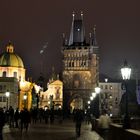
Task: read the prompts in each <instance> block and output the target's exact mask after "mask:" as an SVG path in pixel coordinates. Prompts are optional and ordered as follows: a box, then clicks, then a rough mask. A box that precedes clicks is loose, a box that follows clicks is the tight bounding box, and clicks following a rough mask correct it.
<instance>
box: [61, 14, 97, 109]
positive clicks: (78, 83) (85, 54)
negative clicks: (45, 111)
mask: <svg viewBox="0 0 140 140" xmlns="http://www.w3.org/2000/svg"><path fill="white" fill-rule="evenodd" d="M92 32H93V33H90V35H89V40H88V41H87V40H86V36H85V28H84V21H83V13H82V12H81V15H80V19H76V18H75V13H73V14H72V25H71V31H70V37H69V40H68V41H67V39H66V38H65V35H63V47H62V55H63V71H62V79H63V85H64V87H63V88H64V90H63V91H64V93H63V97H64V103H63V104H64V110H69V111H73V109H77V108H80V109H85V108H86V105H87V101H88V100H89V97H90V95H91V93H92V92H93V91H94V88H95V87H96V86H97V85H98V82H99V55H98V46H97V41H96V26H94V28H93V31H92Z"/></svg>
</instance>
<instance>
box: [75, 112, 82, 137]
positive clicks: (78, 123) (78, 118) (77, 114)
mask: <svg viewBox="0 0 140 140" xmlns="http://www.w3.org/2000/svg"><path fill="white" fill-rule="evenodd" d="M83 119H84V114H83V111H82V110H80V109H76V110H75V111H74V122H75V129H76V136H77V137H80V135H81V124H82V121H83Z"/></svg>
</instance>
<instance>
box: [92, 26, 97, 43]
mask: <svg viewBox="0 0 140 140" xmlns="http://www.w3.org/2000/svg"><path fill="white" fill-rule="evenodd" d="M93 46H97V39H96V25H94V27H93Z"/></svg>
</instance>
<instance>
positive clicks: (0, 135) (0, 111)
mask: <svg viewBox="0 0 140 140" xmlns="http://www.w3.org/2000/svg"><path fill="white" fill-rule="evenodd" d="M4 124H5V114H4V111H3V109H2V108H0V140H3V132H2V130H3V127H4Z"/></svg>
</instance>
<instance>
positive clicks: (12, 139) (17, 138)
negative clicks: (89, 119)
mask: <svg viewBox="0 0 140 140" xmlns="http://www.w3.org/2000/svg"><path fill="white" fill-rule="evenodd" d="M74 126H75V125H74V123H73V122H72V121H70V120H65V121H64V122H63V123H62V124H59V123H58V122H54V124H44V123H43V122H42V123H37V124H31V125H30V127H29V130H28V132H25V131H23V133H21V132H20V130H19V129H18V128H11V129H10V128H9V126H8V125H6V126H5V127H4V130H3V133H4V134H3V136H4V140H44V139H46V140H103V139H102V138H101V137H100V136H99V135H98V134H97V133H96V132H95V131H91V126H90V125H87V124H85V123H83V124H82V129H81V136H80V137H78V138H76V134H75V127H74Z"/></svg>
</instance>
